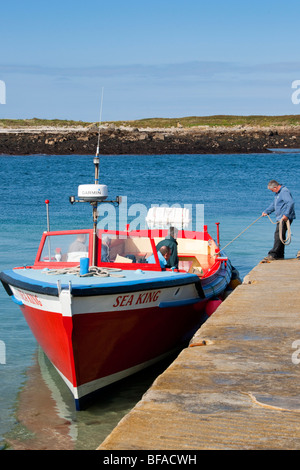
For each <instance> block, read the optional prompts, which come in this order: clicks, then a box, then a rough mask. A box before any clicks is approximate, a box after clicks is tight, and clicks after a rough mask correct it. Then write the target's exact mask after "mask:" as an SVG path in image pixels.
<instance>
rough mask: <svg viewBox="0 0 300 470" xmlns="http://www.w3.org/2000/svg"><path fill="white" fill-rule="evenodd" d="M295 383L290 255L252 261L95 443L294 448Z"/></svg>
mask: <svg viewBox="0 0 300 470" xmlns="http://www.w3.org/2000/svg"><path fill="white" fill-rule="evenodd" d="M203 342H204V343H205V344H204V343H203ZM299 389H300V260H298V259H288V260H278V261H272V262H269V263H260V264H258V265H257V266H256V267H255V268H254V269H253V270H252V271H251V272H250V273H249V274H248V276H246V278H245V280H244V283H243V284H242V285H240V286H239V287H237V288H236V289H235V291H234V292H233V293H232V294H231V295H230V296H229V297H228V298H227V299H226V300H225V302H223V304H222V305H221V306H220V307H219V308H218V309H217V311H216V312H215V313H214V314H213V315H212V316H211V317H210V318H209V320H208V321H207V322H206V323H205V324H204V325H203V326H202V327H201V328H200V329H199V330H198V332H197V333H196V335H195V336H194V338H193V339H192V341H191V343H190V346H189V347H188V348H186V349H184V350H183V351H182V352H181V353H180V354H179V356H178V357H177V359H176V360H175V361H174V362H173V363H172V364H171V365H170V367H169V368H168V369H167V370H166V371H165V372H164V373H163V374H161V375H160V376H159V377H158V378H157V379H156V380H155V382H154V383H153V385H152V386H151V388H150V389H149V390H148V391H147V392H146V393H145V394H144V396H143V397H142V399H141V400H140V402H139V403H137V405H136V406H135V407H134V408H133V409H132V410H131V411H130V413H128V414H127V415H126V416H125V417H124V418H123V419H122V420H121V421H120V422H119V424H118V425H117V427H116V428H115V429H114V430H113V431H112V433H111V434H110V435H109V436H108V437H107V438H106V439H105V440H104V442H103V443H102V444H101V445H100V446H99V447H98V450H112V451H113V450H186V451H188V450H209V449H210V450H243V449H244V450H245V449H248V450H268V449H274V450H279V449H282V450H296V449H300V394H299Z"/></svg>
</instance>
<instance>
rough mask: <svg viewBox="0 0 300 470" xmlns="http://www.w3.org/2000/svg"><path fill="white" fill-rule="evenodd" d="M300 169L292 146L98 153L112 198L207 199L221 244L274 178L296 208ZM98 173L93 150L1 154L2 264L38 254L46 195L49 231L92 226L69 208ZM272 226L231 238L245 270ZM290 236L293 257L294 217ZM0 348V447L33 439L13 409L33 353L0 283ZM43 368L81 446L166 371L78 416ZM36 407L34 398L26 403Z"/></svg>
mask: <svg viewBox="0 0 300 470" xmlns="http://www.w3.org/2000/svg"><path fill="white" fill-rule="evenodd" d="M299 167H300V154H299V153H292V152H288V151H285V153H278V154H277V153H272V154H264V155H255V154H254V155H162V156H156V155H153V156H105V157H101V161H100V176H101V183H104V184H107V185H108V189H109V199H114V198H115V196H117V195H122V196H125V195H126V196H127V204H128V207H130V206H131V205H132V204H137V203H139V204H145V205H146V206H147V207H148V208H149V207H150V205H151V204H159V205H160V204H168V205H169V206H170V205H173V204H175V203H177V204H180V205H181V206H182V207H183V205H184V204H189V205H192V207H193V208H194V207H195V206H196V204H204V222H205V224H207V225H208V231H209V232H210V233H211V234H212V235H213V236H214V237H216V226H215V222H220V233H221V246H224V245H226V244H227V243H229V242H230V241H231V240H232V239H233V238H234V237H236V236H237V235H238V234H239V233H240V232H241V231H242V230H244V229H245V228H246V227H247V226H248V225H250V224H251V223H252V222H253V221H254V220H256V219H257V218H258V217H259V216H260V215H261V212H262V211H263V210H264V209H265V208H266V207H267V206H268V205H269V204H270V202H271V201H272V198H273V195H272V193H271V192H270V191H268V190H267V189H266V188H267V183H268V181H269V180H270V179H277V180H279V182H281V183H283V184H286V185H287V186H288V188H289V189H290V190H291V192H292V194H293V197H294V199H295V202H296V213H297V208H298V201H299V200H300V188H299V183H298V179H299V178H298V175H299ZM93 177H94V169H93V157H89V156H42V155H41V156H15V157H14V156H9V157H8V156H0V218H1V233H0V253H1V254H0V270H1V271H2V270H4V269H7V268H10V267H13V266H16V265H23V264H31V263H32V262H33V261H34V257H35V254H36V250H37V247H38V244H39V241H40V237H41V234H42V232H43V230H46V228H47V221H46V208H45V203H44V201H45V199H49V200H50V225H51V229H53V230H55V229H58V230H60V229H69V228H82V226H84V227H88V226H90V227H91V226H92V218H91V209H90V207H89V205H88V204H76V205H74V206H72V205H71V204H70V203H69V199H68V197H69V196H70V195H76V194H77V186H78V184H85V183H93ZM298 217H299V218H300V215H298ZM129 221H130V218H129ZM273 232H274V226H273V225H271V223H270V222H269V221H268V219H267V218H263V219H260V220H259V221H258V222H257V223H256V224H255V225H253V226H252V227H251V228H250V229H249V230H248V231H246V232H245V233H244V234H243V235H241V237H239V238H238V239H237V240H236V241H234V242H233V243H232V244H231V245H229V246H228V248H227V249H226V253H227V254H228V255H229V257H230V259H231V261H232V263H233V265H234V266H235V267H236V268H237V269H238V270H239V272H240V274H241V277H244V276H245V274H247V272H249V271H250V270H251V269H252V268H253V267H254V266H255V265H256V264H257V263H258V262H259V261H260V260H261V259H262V258H263V257H264V256H265V255H266V254H267V252H268V250H269V249H270V248H271V246H272V241H273ZM292 234H293V235H292V243H291V245H289V246H288V247H287V248H286V256H287V257H294V256H295V254H296V253H297V251H298V250H299V249H300V230H299V219H296V221H295V222H294V223H293V225H292ZM0 346H1V347H2V356H1V354H0V358H1V357H2V358H3V346H5V351H4V352H5V363H0V447H1V446H2V445H4V442H5V440H6V438H7V436H9V438H10V439H13V440H17V441H22V440H26V439H28V438H29V435H28V430H26V429H24V427H20V423H19V422H18V421H17V415H16V409H17V405H18V400H19V398H20V397H21V396H22V393H21V392H22V390H23V389H24V385H25V384H26V381H27V378H26V372H27V370H28V368H30V367H32V366H33V365H34V364H35V361H36V351H37V345H36V342H35V340H34V338H33V336H32V334H31V332H30V330H29V328H28V327H27V324H26V322H25V320H24V319H23V317H22V314H21V312H20V310H19V308H18V307H17V306H16V305H15V304H14V303H13V302H11V300H10V299H9V298H8V296H7V294H6V293H5V291H4V289H3V288H2V286H0ZM39 358H40V363H41V364H43V367H44V366H45V362H47V360H45V359H44V358H43V356H41V355H39ZM2 362H3V360H2ZM46 369H47V371H46V372H43V377H44V380H45V381H46V382H47V380H48V379H49V380H48V381H50V382H51V383H52V385H53V386H54V387H55V388H57V387H58V390H60V392H59V395H60V396H61V395H62V396H63V399H62V400H58V401H60V403H61V405H60V406H61V407H62V409H60V414H61V415H62V416H64V417H65V419H67V421H68V422H69V424H70V431H69V438H70V440H71V442H72V443H73V444H72V445H74V447H76V448H78V449H84V448H91V449H93V448H95V447H96V446H97V445H99V444H100V443H101V441H102V440H103V439H104V438H105V436H106V435H107V434H108V433H109V432H110V431H111V429H112V428H113V427H114V426H115V425H116V424H117V422H118V421H119V419H120V418H121V417H122V416H123V415H124V414H126V413H127V412H128V411H129V410H130V409H131V408H132V406H134V404H135V403H136V402H137V401H138V400H139V399H140V397H141V395H142V393H143V392H144V391H145V390H146V389H147V387H148V386H149V385H150V384H151V381H152V380H153V378H154V377H155V374H157V373H159V371H160V369H159V368H157V369H153V370H152V371H151V372H149V373H148V372H147V373H143V374H141V375H140V376H139V377H138V378H137V379H135V378H134V379H132V378H131V379H129V380H128V381H127V382H126V383H125V384H124V385H123V386H122V387H115V389H114V390H113V391H110V392H109V394H108V395H106V396H105V397H103V400H102V401H101V403H98V404H96V405H95V406H94V407H92V408H91V409H90V410H89V411H87V412H81V413H80V414H78V413H77V414H76V413H75V411H74V409H73V408H72V406H73V405H72V400H70V399H69V394H68V392H67V391H65V390H64V388H63V385H62V384H61V383H60V379H59V378H57V374H56V373H55V372H54V371H52V370H51V367H50V366H49V367H47V368H46ZM46 369H45V370H46ZM46 376H47V377H48V379H46V378H45V377H46ZM49 377H50V378H51V380H50V378H49ZM50 382H49V383H50ZM56 382H57V383H56ZM53 393H54V392H52V394H53ZM55 396H57V395H55ZM31 406H33V404H32V403H31V402H30V400H29V402H28V408H29V409H30V407H31ZM57 407H59V405H58V404H57ZM37 438H38V436H37Z"/></svg>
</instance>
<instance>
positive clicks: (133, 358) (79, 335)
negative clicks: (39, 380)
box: [21, 299, 207, 409]
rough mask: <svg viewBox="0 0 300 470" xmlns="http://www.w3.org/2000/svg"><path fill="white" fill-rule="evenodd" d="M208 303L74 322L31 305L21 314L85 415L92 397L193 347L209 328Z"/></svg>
mask: <svg viewBox="0 0 300 470" xmlns="http://www.w3.org/2000/svg"><path fill="white" fill-rule="evenodd" d="M73 301H76V299H73ZM206 302H207V301H206V300H202V301H200V302H197V303H195V304H193V305H183V306H178V307H164V308H160V307H159V306H149V307H145V308H138V309H133V310H132V309H125V310H124V309H123V310H117V311H104V312H92V313H78V314H76V315H73V316H63V315H62V314H61V313H58V312H49V311H47V310H42V309H40V308H39V309H38V308H35V307H33V306H29V305H25V304H23V305H22V306H21V310H22V312H23V314H24V317H25V319H26V321H27V323H28V325H29V327H30V329H31V330H32V332H33V334H34V336H35V338H36V340H37V342H38V343H39V345H40V346H41V348H42V349H43V351H44V352H45V353H46V355H47V356H48V358H49V359H50V361H51V362H52V363H53V365H54V366H55V367H56V369H57V370H58V371H59V373H60V375H61V376H62V377H63V379H64V380H65V382H66V383H67V385H68V386H69V388H70V389H71V391H72V393H73V395H74V398H75V402H76V406H77V409H80V408H82V406H83V404H84V402H85V401H86V399H87V398H88V396H89V395H90V394H93V393H94V392H96V391H98V390H99V389H101V388H103V387H105V386H107V385H109V384H110V383H113V382H115V381H118V380H120V379H121V378H124V377H126V376H128V375H131V374H132V373H135V372H137V371H138V370H141V369H143V368H145V367H147V366H149V365H151V364H153V363H154V362H156V361H158V360H160V359H161V358H162V357H164V356H165V355H166V354H168V353H171V352H172V351H174V350H175V349H176V348H178V347H180V345H182V344H184V342H186V341H188V340H189V339H190V338H191V337H192V335H193V333H194V332H195V331H196V330H197V329H198V328H199V327H200V325H201V323H202V322H203V318H204V314H205V305H206Z"/></svg>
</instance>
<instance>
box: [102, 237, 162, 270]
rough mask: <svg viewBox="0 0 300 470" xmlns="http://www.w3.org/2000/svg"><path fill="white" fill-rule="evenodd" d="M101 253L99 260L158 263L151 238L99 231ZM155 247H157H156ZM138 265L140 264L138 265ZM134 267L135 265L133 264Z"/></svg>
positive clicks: (107, 261)
mask: <svg viewBox="0 0 300 470" xmlns="http://www.w3.org/2000/svg"><path fill="white" fill-rule="evenodd" d="M98 237H99V239H100V250H99V251H100V253H99V258H100V259H99V261H100V262H101V264H103V263H114V264H116V263H118V264H119V263H121V264H123V263H124V264H128V265H134V266H135V268H138V267H140V265H150V266H149V268H150V267H151V265H152V267H153V266H156V265H157V261H156V259H155V256H154V253H153V251H154V250H153V244H152V241H151V239H150V238H148V237H140V236H133V235H131V234H130V236H129V235H128V236H127V235H126V234H122V233H120V234H115V233H113V234H109V233H107V232H104V233H99V234H98ZM153 243H154V242H153ZM154 249H155V248H154ZM136 265H138V266H136ZM128 267H129V266H128ZM132 267H133V266H132Z"/></svg>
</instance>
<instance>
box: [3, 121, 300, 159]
mask: <svg viewBox="0 0 300 470" xmlns="http://www.w3.org/2000/svg"><path fill="white" fill-rule="evenodd" d="M97 140H98V128H97V126H96V125H91V126H89V127H82V128H49V127H42V128H38V127H36V128H28V129H25V128H22V129H0V154H2V155H34V154H44V155H72V154H74V155H94V154H95V151H96V147H97ZM270 148H271V149H296V148H297V149H299V148H300V126H274V127H249V126H236V127H214V128H212V127H209V126H197V127H191V128H181V127H178V128H177V127H176V128H175V127H172V128H168V129H163V128H156V129H153V128H133V127H127V126H120V127H116V126H115V125H103V126H101V132H100V154H102V155H129V154H130V155H162V154H221V153H223V154H226V153H230V154H233V153H234V154H239V153H266V152H268V151H269V150H268V149H270Z"/></svg>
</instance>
